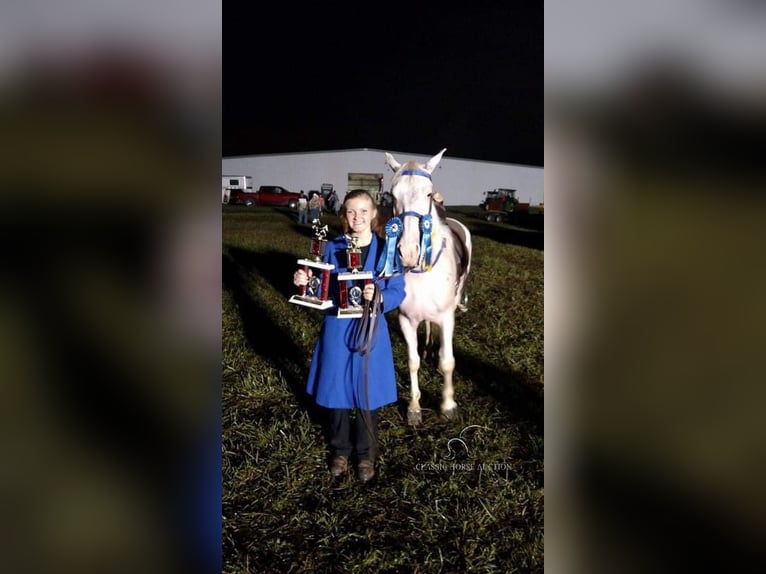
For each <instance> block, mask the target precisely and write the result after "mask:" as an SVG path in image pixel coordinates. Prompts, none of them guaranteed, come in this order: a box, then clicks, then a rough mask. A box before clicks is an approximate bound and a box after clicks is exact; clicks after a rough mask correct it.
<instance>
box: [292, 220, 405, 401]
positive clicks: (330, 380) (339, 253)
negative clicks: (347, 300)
mask: <svg viewBox="0 0 766 574" xmlns="http://www.w3.org/2000/svg"><path fill="white" fill-rule="evenodd" d="M383 244H384V242H383V240H381V239H380V238H378V237H377V236H376V235H375V234H373V236H372V242H371V243H370V250H369V252H368V253H367V259H366V260H365V262H364V266H363V269H364V270H365V271H373V272H374V271H375V264H376V263H377V261H378V257H380V252H381V251H382V249H383ZM346 247H347V244H346V239H345V238H344V237H343V236H340V237H337V238H335V239H333V240H332V241H328V242H327V245H326V249H325V256H324V261H325V262H326V263H332V264H334V265H335V269H333V271H332V272H331V273H330V286H329V287H330V289H329V296H330V298H331V299H332V300H333V303H335V307H333V308H331V309H329V310H327V311H326V313H325V317H324V321H323V322H322V329H321V331H320V333H319V339H318V340H317V343H316V346H315V347H314V355H313V357H312V359H311V368H310V369H309V375H308V381H307V383H306V392H308V393H309V394H310V395H311V396H313V397H314V400H315V401H316V402H317V404H319V405H321V406H323V407H328V408H334V409H350V408H354V407H358V408H362V409H365V410H373V409H377V408H379V407H382V406H384V405H388V404H391V403H393V402H396V375H395V372H394V357H393V353H392V351H391V337H390V335H389V332H388V323H387V321H386V318H385V317H384V316H383V315H379V316H378V328H377V331H376V333H375V336H374V340H373V344H372V350H371V351H370V353H369V355H368V356H367V357H365V356H362V355H360V354H359V353H358V352H355V351H353V350H352V348H353V341H352V340H351V339H352V335H353V331H354V325H355V324H356V323H357V322H358V321H359V319H339V318H338V317H337V316H336V314H337V312H338V305H339V302H340V298H339V289H338V277H337V275H338V273H339V272H341V273H343V272H346V271H347V270H348V262H347V255H346ZM377 285H378V288H379V289H380V290H381V293H382V295H383V312H384V313H387V312H388V311H391V310H392V309H396V308H397V307H398V306H399V304H400V303H401V302H402V301H403V300H404V295H405V292H404V277H403V276H401V275H398V276H394V277H391V278H389V279H380V280H379V282H378V283H377ZM365 367H366V368H367V373H368V375H367V385H368V388H367V392H365Z"/></svg>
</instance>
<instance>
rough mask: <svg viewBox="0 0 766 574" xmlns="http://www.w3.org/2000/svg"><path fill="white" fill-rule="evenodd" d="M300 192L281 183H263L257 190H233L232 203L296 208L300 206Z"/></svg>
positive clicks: (248, 205)
mask: <svg viewBox="0 0 766 574" xmlns="http://www.w3.org/2000/svg"><path fill="white" fill-rule="evenodd" d="M299 195H300V194H299V193H295V192H294V191H288V190H287V189H285V188H284V187H281V186H279V185H262V186H261V187H259V188H258V190H257V191H243V190H241V189H240V190H232V191H231V195H230V196H229V204H230V205H245V206H247V207H250V206H253V205H276V206H278V207H289V208H290V209H295V208H296V207H297V206H298V196H299Z"/></svg>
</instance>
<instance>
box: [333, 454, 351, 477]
mask: <svg viewBox="0 0 766 574" xmlns="http://www.w3.org/2000/svg"><path fill="white" fill-rule="evenodd" d="M347 472H348V457H347V456H343V455H337V456H334V457H332V461H331V462H330V474H332V475H333V476H341V475H344V474H346V473H347Z"/></svg>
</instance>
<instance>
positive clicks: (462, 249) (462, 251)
mask: <svg viewBox="0 0 766 574" xmlns="http://www.w3.org/2000/svg"><path fill="white" fill-rule="evenodd" d="M447 226H448V227H449V229H450V231H451V232H452V238H453V242H452V245H453V249H454V250H455V261H456V263H457V285H456V286H455V304H456V307H457V308H458V309H459V310H460V311H467V310H468V294H467V293H465V282H466V279H467V278H468V273H469V272H470V271H471V255H472V253H473V244H472V242H471V232H470V231H468V228H467V227H466V226H465V225H463V224H462V223H460V222H459V221H458V220H457V219H452V218H451V217H448V218H447Z"/></svg>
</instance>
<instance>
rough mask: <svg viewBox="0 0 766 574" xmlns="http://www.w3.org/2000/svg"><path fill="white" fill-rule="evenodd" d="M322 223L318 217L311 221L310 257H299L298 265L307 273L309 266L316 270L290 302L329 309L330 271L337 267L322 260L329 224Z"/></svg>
mask: <svg viewBox="0 0 766 574" xmlns="http://www.w3.org/2000/svg"><path fill="white" fill-rule="evenodd" d="M320 223H321V222H320V221H319V220H318V219H315V220H314V221H312V222H311V225H312V227H313V229H314V237H312V238H311V250H310V251H309V257H308V259H298V265H302V266H303V270H304V271H305V272H306V275H308V274H309V268H312V267H313V268H314V269H315V271H314V272H313V273H312V275H311V276H310V277H309V282H308V283H307V284H306V285H303V286H301V292H300V295H293V296H292V297H290V303H295V304H296V305H303V306H305V307H312V308H313V309H329V308H330V307H333V302H332V301H330V300H328V299H327V295H328V292H329V288H330V271H332V270H333V269H335V265H333V264H332V263H323V262H322V258H323V257H324V250H325V246H326V245H327V240H326V239H325V236H326V235H327V226H326V225H324V226H322V227H320Z"/></svg>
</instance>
